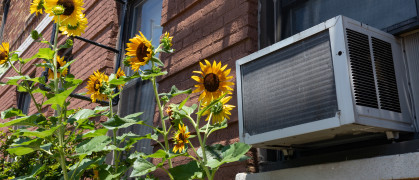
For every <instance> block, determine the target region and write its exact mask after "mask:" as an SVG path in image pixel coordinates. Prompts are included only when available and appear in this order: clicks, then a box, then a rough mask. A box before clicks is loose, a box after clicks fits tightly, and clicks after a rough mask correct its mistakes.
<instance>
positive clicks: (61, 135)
mask: <svg viewBox="0 0 419 180" xmlns="http://www.w3.org/2000/svg"><path fill="white" fill-rule="evenodd" d="M57 17H58V21H57V24H56V28H55V35H54V46H53V51H54V58H53V64H54V67H53V70H54V94H56V95H57V94H58V93H59V89H58V88H59V87H58V84H59V82H58V81H59V80H60V79H59V78H58V68H57V67H58V66H57V56H58V48H57V46H58V32H59V31H58V30H59V28H58V27H60V17H59V16H57ZM55 114H56V116H57V117H58V120H59V121H58V122H59V123H58V124H59V126H60V127H59V128H58V143H59V145H58V151H59V154H60V165H61V169H62V170H63V174H64V180H68V173H67V166H66V162H65V159H66V156H65V152H64V148H65V147H64V146H65V144H64V131H65V126H61V125H62V124H63V122H62V117H61V106H57V110H56V112H55Z"/></svg>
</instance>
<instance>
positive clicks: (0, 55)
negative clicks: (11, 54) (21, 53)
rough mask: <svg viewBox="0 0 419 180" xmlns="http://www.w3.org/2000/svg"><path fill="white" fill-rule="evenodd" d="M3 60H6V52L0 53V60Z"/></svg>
mask: <svg viewBox="0 0 419 180" xmlns="http://www.w3.org/2000/svg"><path fill="white" fill-rule="evenodd" d="M5 59H7V54H6V52H1V53H0V60H5Z"/></svg>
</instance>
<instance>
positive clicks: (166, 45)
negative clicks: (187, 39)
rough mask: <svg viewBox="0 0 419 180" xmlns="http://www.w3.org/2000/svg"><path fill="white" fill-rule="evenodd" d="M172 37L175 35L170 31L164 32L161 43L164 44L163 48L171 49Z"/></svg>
mask: <svg viewBox="0 0 419 180" xmlns="http://www.w3.org/2000/svg"><path fill="white" fill-rule="evenodd" d="M172 39H173V37H172V36H170V34H169V33H168V32H166V33H164V36H163V38H162V39H161V43H162V44H163V48H164V49H165V50H169V49H170V48H171V47H172Z"/></svg>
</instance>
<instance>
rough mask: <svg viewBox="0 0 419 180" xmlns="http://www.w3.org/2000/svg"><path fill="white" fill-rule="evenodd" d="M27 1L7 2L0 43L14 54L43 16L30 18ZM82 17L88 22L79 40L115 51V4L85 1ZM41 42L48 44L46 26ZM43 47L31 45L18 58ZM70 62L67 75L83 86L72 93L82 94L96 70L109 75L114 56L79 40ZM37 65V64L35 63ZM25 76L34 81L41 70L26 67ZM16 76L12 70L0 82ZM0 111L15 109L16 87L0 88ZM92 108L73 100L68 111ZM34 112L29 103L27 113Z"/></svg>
mask: <svg viewBox="0 0 419 180" xmlns="http://www.w3.org/2000/svg"><path fill="white" fill-rule="evenodd" d="M30 3H31V1H29V0H25V1H21V0H12V1H11V2H10V9H9V14H8V17H7V21H6V24H5V28H4V35H3V37H4V38H3V39H4V42H9V43H10V45H11V51H12V50H16V49H17V48H19V46H20V45H21V44H22V43H23V41H24V40H25V39H26V38H27V37H29V36H30V32H31V31H32V30H33V29H35V27H36V26H37V25H38V24H39V23H40V22H41V21H42V20H43V19H44V17H45V16H46V14H43V15H40V16H35V15H31V14H30V10H29V6H30ZM84 3H85V4H84V6H83V7H84V8H85V10H84V13H85V14H86V18H88V22H89V23H88V27H87V28H86V30H85V32H86V33H84V34H82V35H81V36H82V37H84V38H86V39H90V40H93V41H96V42H98V43H101V44H104V45H107V46H110V47H114V48H115V47H116V41H117V35H118V27H119V25H118V20H119V16H118V14H119V12H117V11H118V9H117V4H116V2H115V1H103V0H88V1H86V0H85V1H84ZM40 33H42V34H43V35H44V38H45V39H47V40H49V39H50V37H51V33H52V23H50V24H49V25H48V26H47V27H46V28H45V30H44V31H43V32H40ZM66 38H67V37H66V36H62V35H60V37H59V43H63V42H64V41H65V39H66ZM45 47H47V46H46V45H44V44H40V43H32V44H31V45H30V46H29V48H28V49H27V50H26V51H25V52H22V55H21V57H23V58H28V57H31V56H32V55H34V54H35V53H36V52H37V50H38V49H39V48H45ZM72 54H73V58H74V59H77V61H76V62H74V63H73V64H72V65H71V73H72V74H74V75H75V77H76V78H79V79H83V80H84V82H83V84H82V85H81V86H79V87H78V88H77V89H76V91H77V93H80V92H86V91H87V90H86V89H85V88H84V87H85V86H86V82H87V79H88V77H89V76H90V75H91V74H92V73H93V72H94V71H96V70H100V71H102V72H106V73H107V74H110V73H113V66H114V61H115V53H113V52H111V51H108V50H105V49H103V48H100V47H97V46H94V45H91V44H88V43H85V42H83V41H80V40H74V47H73V51H72ZM35 61H40V60H35ZM23 69H24V71H25V74H28V75H34V76H36V77H39V76H41V73H42V72H43V69H40V68H37V69H35V68H34V66H32V65H27V66H25V67H24V68H23ZM15 75H17V74H16V73H15V72H14V71H13V70H12V69H9V70H8V71H7V72H6V73H5V74H4V75H3V76H2V77H0V81H1V82H6V81H7V78H6V77H10V76H15ZM35 99H37V101H39V100H41V96H35ZM0 102H1V105H0V111H3V110H5V109H8V108H11V107H17V91H16V87H13V86H3V87H0ZM75 105H77V107H80V108H92V107H95V106H97V104H93V103H91V102H89V101H82V100H78V99H73V100H72V101H71V105H70V108H75V107H76V106H75ZM44 111H48V112H49V113H52V112H53V111H52V110H51V109H50V108H48V107H45V108H44ZM35 112H36V108H35V105H34V103H33V102H31V105H30V109H29V113H30V114H33V113H35Z"/></svg>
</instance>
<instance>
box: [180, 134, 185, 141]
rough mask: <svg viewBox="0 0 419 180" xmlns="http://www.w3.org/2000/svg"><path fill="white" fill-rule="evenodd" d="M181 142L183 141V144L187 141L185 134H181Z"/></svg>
mask: <svg viewBox="0 0 419 180" xmlns="http://www.w3.org/2000/svg"><path fill="white" fill-rule="evenodd" d="M179 140H181V141H182V142H185V141H186V138H185V135H184V134H183V133H179Z"/></svg>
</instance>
